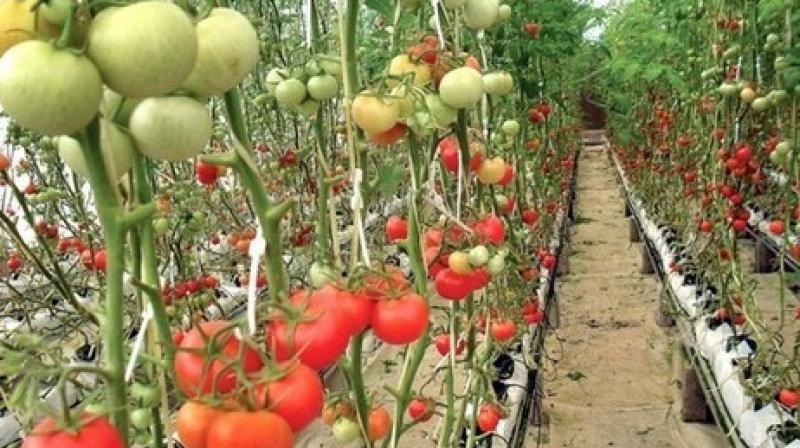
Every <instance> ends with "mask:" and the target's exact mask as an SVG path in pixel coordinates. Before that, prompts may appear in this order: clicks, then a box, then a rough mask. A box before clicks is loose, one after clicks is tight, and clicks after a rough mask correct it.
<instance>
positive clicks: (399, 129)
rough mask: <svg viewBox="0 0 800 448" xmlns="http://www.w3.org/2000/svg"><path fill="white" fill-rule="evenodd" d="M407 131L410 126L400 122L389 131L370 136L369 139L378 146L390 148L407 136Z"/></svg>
mask: <svg viewBox="0 0 800 448" xmlns="http://www.w3.org/2000/svg"><path fill="white" fill-rule="evenodd" d="M407 131H408V126H406V125H405V124H403V123H401V122H399V121H398V122H397V123H395V124H394V126H392V127H391V128H389V129H388V130H386V131H383V132H381V133H380V134H374V135H370V136H369V139H370V141H371V142H372V143H375V144H376V145H380V146H388V145H392V144H395V143H397V142H398V141H400V139H402V138H403V137H405V136H406V132H407Z"/></svg>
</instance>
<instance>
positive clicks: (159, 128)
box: [130, 96, 213, 162]
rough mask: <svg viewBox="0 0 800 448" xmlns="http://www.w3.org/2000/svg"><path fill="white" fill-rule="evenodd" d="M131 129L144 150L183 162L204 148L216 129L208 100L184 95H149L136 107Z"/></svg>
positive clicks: (139, 148) (162, 157) (156, 157)
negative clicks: (208, 107) (205, 101)
mask: <svg viewBox="0 0 800 448" xmlns="http://www.w3.org/2000/svg"><path fill="white" fill-rule="evenodd" d="M130 132H131V135H132V136H133V140H134V142H135V143H136V148H137V149H138V150H139V152H141V153H142V154H144V155H146V156H148V157H150V158H153V159H156V160H165V161H170V162H181V161H184V160H188V159H190V158H192V157H195V156H197V155H198V154H200V153H201V152H202V151H203V148H205V146H206V144H207V143H208V140H209V139H210V138H211V134H212V132H213V123H212V121H211V114H210V113H209V112H208V109H207V108H206V106H205V104H203V103H201V102H199V101H197V100H194V99H192V98H187V97H182V96H171V97H157V98H148V99H146V100H144V101H142V102H141V103H140V104H139V105H138V106H137V107H136V109H135V110H134V111H133V115H132V116H131V121H130Z"/></svg>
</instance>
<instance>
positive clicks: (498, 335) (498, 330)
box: [492, 319, 517, 342]
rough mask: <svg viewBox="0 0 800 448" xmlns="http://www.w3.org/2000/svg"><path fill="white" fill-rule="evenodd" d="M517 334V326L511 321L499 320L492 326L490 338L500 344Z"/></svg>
mask: <svg viewBox="0 0 800 448" xmlns="http://www.w3.org/2000/svg"><path fill="white" fill-rule="evenodd" d="M515 334H517V325H516V324H515V323H514V321H513V320H511V319H500V320H497V321H496V322H494V324H492V337H493V338H495V339H496V340H498V341H500V342H505V341H508V340H509V339H511V338H513V337H514V335H515Z"/></svg>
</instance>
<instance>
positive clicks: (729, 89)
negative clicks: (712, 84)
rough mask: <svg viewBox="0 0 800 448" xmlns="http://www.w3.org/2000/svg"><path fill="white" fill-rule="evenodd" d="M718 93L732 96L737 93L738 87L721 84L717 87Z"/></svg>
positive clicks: (726, 83) (725, 83)
mask: <svg viewBox="0 0 800 448" xmlns="http://www.w3.org/2000/svg"><path fill="white" fill-rule="evenodd" d="M719 93H721V94H723V95H725V96H734V95H736V94H737V93H739V87H738V86H737V85H736V84H734V83H732V82H723V83H722V84H721V85H720V86H719Z"/></svg>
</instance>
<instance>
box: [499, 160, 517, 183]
mask: <svg viewBox="0 0 800 448" xmlns="http://www.w3.org/2000/svg"><path fill="white" fill-rule="evenodd" d="M512 179H514V167H513V166H511V164H510V163H506V170H505V172H503V177H502V178H500V182H499V184H500V185H501V186H503V187H505V186H506V185H508V183H509V182H511V180H512Z"/></svg>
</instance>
